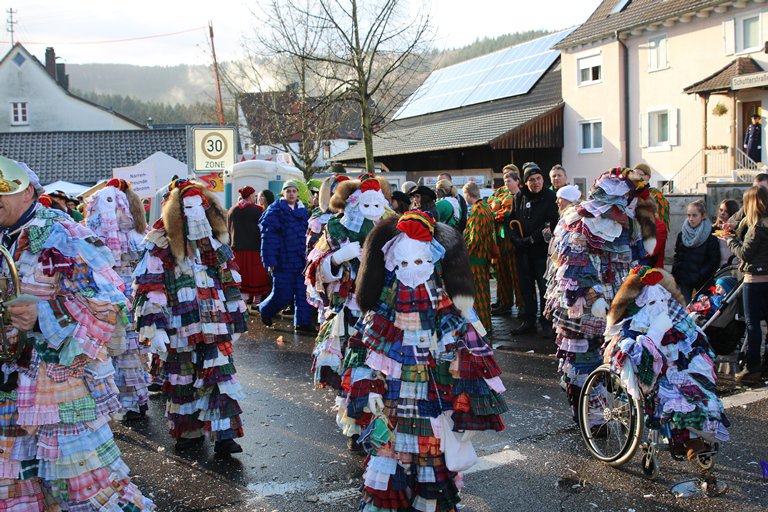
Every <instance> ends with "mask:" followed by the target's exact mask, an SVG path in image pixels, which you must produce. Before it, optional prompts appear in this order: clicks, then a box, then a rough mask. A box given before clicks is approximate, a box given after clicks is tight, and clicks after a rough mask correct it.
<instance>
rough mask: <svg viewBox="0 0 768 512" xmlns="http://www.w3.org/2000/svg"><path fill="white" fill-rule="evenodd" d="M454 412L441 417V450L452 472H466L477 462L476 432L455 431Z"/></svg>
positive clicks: (446, 412) (444, 413)
mask: <svg viewBox="0 0 768 512" xmlns="http://www.w3.org/2000/svg"><path fill="white" fill-rule="evenodd" d="M452 416H453V411H445V412H443V413H442V414H441V415H440V430H441V435H440V449H441V450H442V452H443V455H444V457H445V465H446V467H447V468H448V469H449V470H451V471H464V470H466V469H469V468H471V467H472V466H474V465H475V462H477V452H475V447H474V446H472V438H473V437H474V436H475V434H476V433H477V432H476V431H473V430H472V431H469V430H467V431H464V432H454V431H453V417H452Z"/></svg>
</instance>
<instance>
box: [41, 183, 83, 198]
mask: <svg viewBox="0 0 768 512" xmlns="http://www.w3.org/2000/svg"><path fill="white" fill-rule="evenodd" d="M43 188H44V189H45V192H46V193H51V192H53V191H55V190H61V191H62V192H64V193H65V194H67V195H68V196H79V195H80V194H82V193H83V192H85V191H86V190H88V187H86V186H85V185H78V184H77V183H70V182H68V181H61V180H59V181H54V182H53V183H49V184H48V185H45V186H44V187H43Z"/></svg>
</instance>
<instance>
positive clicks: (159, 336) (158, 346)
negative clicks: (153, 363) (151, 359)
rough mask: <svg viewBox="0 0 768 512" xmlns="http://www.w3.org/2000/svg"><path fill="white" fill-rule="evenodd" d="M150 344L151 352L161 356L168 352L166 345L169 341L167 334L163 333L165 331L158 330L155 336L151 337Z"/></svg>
mask: <svg viewBox="0 0 768 512" xmlns="http://www.w3.org/2000/svg"><path fill="white" fill-rule="evenodd" d="M150 342H151V350H152V352H154V353H155V354H161V353H163V352H167V351H168V348H167V345H168V344H169V343H170V342H171V340H169V339H168V334H167V333H166V332H165V329H158V330H157V332H156V333H155V335H154V336H152V339H151V340H150Z"/></svg>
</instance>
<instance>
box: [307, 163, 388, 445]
mask: <svg viewBox="0 0 768 512" xmlns="http://www.w3.org/2000/svg"><path fill="white" fill-rule="evenodd" d="M386 206H387V200H386V198H385V197H384V194H383V193H382V192H381V185H380V182H379V180H377V179H376V178H372V177H366V178H365V179H364V180H362V181H361V180H354V181H345V182H344V183H341V184H340V185H339V186H338V187H337V188H336V190H335V193H334V195H333V197H332V198H331V201H330V207H331V209H333V210H334V211H337V212H339V213H337V214H336V215H334V216H333V217H331V218H330V220H329V221H328V224H327V225H326V227H325V231H324V234H323V236H321V237H320V240H319V241H318V242H317V244H316V245H315V248H314V249H313V250H312V252H311V253H309V257H308V262H307V269H306V273H305V275H306V283H307V300H308V301H309V302H310V304H312V305H313V306H315V307H317V308H318V310H319V311H321V320H322V324H321V326H320V331H319V334H318V336H317V342H316V345H315V350H314V352H313V363H312V370H313V374H314V379H315V385H316V386H319V387H325V386H331V387H332V388H334V389H336V390H338V391H341V393H340V396H339V397H338V398H337V405H338V406H339V413H338V418H337V423H338V424H339V426H340V427H341V429H342V432H343V433H344V434H345V435H346V436H348V437H350V438H351V437H355V438H357V436H358V435H359V434H360V432H361V430H362V428H364V427H365V426H366V425H367V424H368V420H369V419H370V415H369V414H360V413H361V411H359V410H358V409H357V408H356V407H355V404H354V400H355V397H356V395H357V392H358V391H361V390H362V388H363V387H364V386H366V385H368V383H370V384H371V385H372V384H374V381H373V380H370V379H366V378H361V376H363V375H364V374H368V375H370V369H368V368H367V367H366V366H365V357H364V355H365V347H364V346H363V345H362V344H361V343H360V341H359V339H358V341H357V342H356V343H355V344H350V334H351V332H352V331H353V329H354V326H355V324H356V323H357V321H358V320H359V318H360V308H359V306H358V305H357V300H356V299H355V278H356V277H357V274H358V270H359V269H360V254H361V246H362V244H363V243H364V241H365V238H366V236H367V235H368V234H369V233H370V232H371V230H372V229H373V227H374V226H375V225H376V223H378V222H379V220H380V219H381V218H382V216H383V215H384V213H385V209H386ZM353 375H354V376H356V378H355V381H356V383H355V386H352V385H351V380H352V379H353ZM342 380H346V385H345V386H344V387H343V388H342ZM374 380H375V379H374ZM350 401H352V403H350ZM350 407H351V409H350Z"/></svg>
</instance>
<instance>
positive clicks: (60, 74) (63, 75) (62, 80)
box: [56, 62, 69, 91]
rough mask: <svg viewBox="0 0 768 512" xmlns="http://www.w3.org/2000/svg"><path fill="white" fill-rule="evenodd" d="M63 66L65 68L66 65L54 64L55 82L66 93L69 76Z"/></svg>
mask: <svg viewBox="0 0 768 512" xmlns="http://www.w3.org/2000/svg"><path fill="white" fill-rule="evenodd" d="M64 66H66V64H62V63H61V62H58V63H56V81H57V82H59V85H60V86H62V87H63V88H64V89H66V90H67V91H68V90H69V75H68V74H67V72H66V71H65V70H64Z"/></svg>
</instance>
